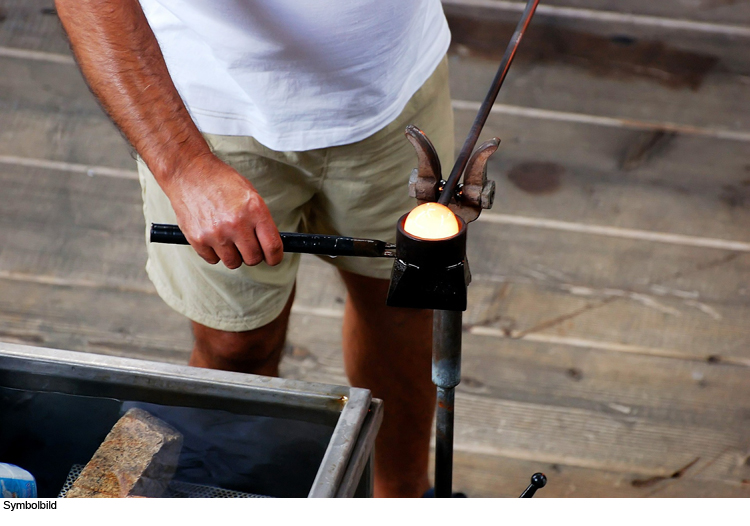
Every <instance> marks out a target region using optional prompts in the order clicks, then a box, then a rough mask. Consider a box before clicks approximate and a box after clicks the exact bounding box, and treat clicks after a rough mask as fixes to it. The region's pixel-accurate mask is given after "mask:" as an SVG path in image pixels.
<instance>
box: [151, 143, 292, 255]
mask: <svg viewBox="0 0 750 526" xmlns="http://www.w3.org/2000/svg"><path fill="white" fill-rule="evenodd" d="M165 192H166V194H167V197H169V200H170V202H171V203H172V207H173V208H174V211H175V213H176V214H177V223H178V224H179V225H180V228H181V229H182V231H183V233H184V234H185V237H187V240H188V241H189V242H190V244H191V245H192V246H193V248H194V249H195V250H196V251H197V252H198V254H200V256H201V257H202V258H203V259H205V260H206V261H208V262H209V263H211V264H214V263H218V262H219V260H221V261H222V262H223V263H224V264H225V265H226V266H227V267H228V268H231V269H234V268H237V267H239V266H240V265H241V264H242V263H245V264H246V265H257V264H258V263H260V262H261V261H265V262H266V263H268V264H269V265H277V264H278V263H280V262H281V259H282V257H283V255H284V253H283V246H282V243H281V237H279V231H278V230H277V229H276V225H275V224H274V222H273V219H272V218H271V213H270V212H269V211H268V207H266V204H265V203H264V202H263V199H261V197H260V195H258V192H256V191H255V188H253V185H252V184H250V182H249V181H248V180H247V179H245V178H244V177H242V176H241V175H240V174H238V173H237V172H236V171H235V170H234V169H232V168H231V167H229V166H227V165H226V164H224V163H223V162H221V161H220V160H219V159H217V158H216V157H214V156H213V155H206V156H202V157H199V158H198V159H196V160H195V162H193V163H191V165H190V166H189V168H187V169H185V170H183V173H181V174H179V176H177V177H172V178H171V179H170V182H169V184H168V185H165Z"/></svg>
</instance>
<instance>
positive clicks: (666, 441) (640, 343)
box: [0, 0, 750, 497]
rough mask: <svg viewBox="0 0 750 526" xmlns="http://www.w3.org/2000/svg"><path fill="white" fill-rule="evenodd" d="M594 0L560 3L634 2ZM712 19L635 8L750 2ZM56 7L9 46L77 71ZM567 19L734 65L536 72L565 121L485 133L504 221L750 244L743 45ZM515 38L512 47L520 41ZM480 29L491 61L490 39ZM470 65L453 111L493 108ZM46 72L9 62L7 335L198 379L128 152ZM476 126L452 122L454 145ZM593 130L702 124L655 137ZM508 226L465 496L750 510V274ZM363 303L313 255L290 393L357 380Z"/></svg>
mask: <svg viewBox="0 0 750 526" xmlns="http://www.w3.org/2000/svg"><path fill="white" fill-rule="evenodd" d="M587 1H588V0H571V2H570V3H566V4H564V5H580V6H583V7H590V8H594V9H613V8H615V7H616V6H614V4H611V3H606V2H605V3H597V4H596V5H593V4H591V3H590V2H589V3H588V4H587V3H586V2H587ZM709 1H711V0H706V1H705V2H703V4H701V5H702V6H703V8H704V9H703V11H704V12H703V13H697V14H695V16H693V14H694V13H688V12H686V11H684V10H682V12H681V13H682V15H684V16H682V15H680V10H679V9H678V7H679V6H678V4H679V2H678V1H677V0H673V1H670V2H664V3H660V4H659V5H658V6H657V5H656V4H653V3H648V2H647V3H644V2H642V1H641V0H632V1H629V2H628V3H627V4H626V5H625V4H618V5H620V6H625V7H621V8H622V9H626V8H627V9H630V10H635V11H634V12H641V13H643V14H655V15H658V16H681V17H685V18H693V19H695V20H713V21H723V22H728V23H741V20H742V16H744V15H742V13H743V11H742V10H743V9H744V7H743V6H741V5H739V4H737V5H723V4H722V5H721V6H719V5H713V4H712V5H711V6H708V4H706V2H709ZM48 4H49V5H48ZM554 5H563V4H559V3H557V4H554ZM50 6H51V3H50V2H43V1H38V0H34V1H20V0H18V1H15V0H14V1H9V2H5V3H4V4H3V8H4V9H5V11H6V20H5V21H4V22H0V47H2V46H7V47H13V48H20V49H26V50H40V51H46V52H53V53H58V54H60V56H63V57H66V56H67V57H69V52H68V50H67V44H65V42H64V41H63V39H62V38H61V36H60V29H59V24H58V22H57V20H56V19H55V17H54V16H52V15H42V14H41V12H40V10H41V9H43V8H45V7H46V8H49V7H50ZM638 10H641V11H638ZM670 13H671V14H670ZM720 13H723V15H721V16H720ZM464 14H465V13H464ZM511 14H512V13H511ZM688 14H690V15H691V16H690V17H688V16H687V15H688ZM699 15H700V16H699ZM722 16H726V17H727V18H725V19H722V18H721V17H722ZM732 16H733V17H735V18H734V20H733V19H732V18H731V17H732ZM515 17H516V15H515V14H512V16H511V19H514V18H515ZM712 17H713V18H712ZM548 18H549V20H546V19H545V18H544V17H542V18H540V19H539V20H541V21H543V22H545V20H546V22H545V24H546V25H547V26H548V27H547V28H546V29H544V31H547V33H543V34H545V35H549V34H554V35H563V36H565V37H566V38H568V37H570V38H573V37H574V38H575V39H577V40H576V42H579V43H580V42H588V41H589V40H587V39H590V38H594V37H597V38H599V37H601V38H603V39H605V40H607V39H609V40H607V42H608V43H607V44H606V45H607V46H609V45H610V44H611V43H612V40H611V39H610V37H611V36H613V35H620V36H628V35H630V37H631V38H636V42H635V45H636V48H637V47H638V45H640V44H638V43H643V42H644V40H647V39H655V38H656V37H658V39H657V40H659V41H662V42H664V45H665V46H667V48H668V51H669V53H672V55H669V56H673V57H678V56H681V55H680V53H683V52H687V53H694V54H697V55H701V56H712V57H717V59H718V62H717V64H716V65H715V66H714V67H713V68H711V69H709V70H707V71H706V72H705V74H704V75H703V76H702V77H701V79H700V82H699V84H698V85H697V86H695V87H694V88H693V87H689V86H688V87H681V88H675V87H674V86H672V87H670V86H669V85H668V84H669V83H668V82H666V83H665V82H663V81H660V80H659V79H658V78H656V77H654V76H651V77H649V76H648V75H645V76H644V75H640V76H639V75H636V74H629V76H628V75H625V74H624V73H623V71H625V70H626V69H627V67H626V66H627V65H628V62H627V60H625V59H626V58H628V57H630V58H632V59H633V60H635V62H633V63H634V64H637V63H638V62H637V60H636V59H638V56H637V53H634V54H632V56H629V55H627V54H626V55H625V59H623V60H624V62H622V63H620V65H618V66H617V67H615V68H614V69H610V70H608V71H606V72H605V73H602V71H599V70H597V67H596V66H597V63H596V61H595V60H594V59H595V58H596V57H593V58H592V57H590V56H585V57H583V59H581V60H580V61H578V62H576V60H578V59H576V60H573V58H575V57H578V58H580V57H581V55H580V53H579V51H576V48H575V46H573V47H572V48H570V49H572V50H573V51H575V53H579V54H578V55H576V54H575V53H573V52H568V53H567V55H566V54H564V53H563V54H553V55H549V54H547V55H544V54H542V55H539V56H537V57H536V58H534V56H527V57H524V56H523V55H521V56H519V61H518V63H517V64H516V65H515V66H514V69H513V71H512V73H511V75H510V76H509V78H508V81H507V85H506V86H505V88H503V92H502V99H501V101H500V102H502V103H503V104H508V105H510V106H511V107H513V108H521V109H522V110H525V109H529V108H531V109H534V108H537V109H542V110H552V111H557V112H565V115H563V116H560V115H557V117H554V116H553V117H554V118H552V117H550V116H549V115H547V114H542V115H534V114H533V113H529V112H528V111H527V112H525V113H523V112H522V114H521V115H510V114H508V113H507V112H506V113H497V114H493V115H492V116H491V117H490V120H489V122H488V125H487V128H486V129H485V133H484V136H486V137H490V136H492V135H498V136H500V137H501V138H502V139H503V141H504V143H503V145H502V146H501V149H500V151H499V152H498V154H497V155H496V158H495V159H493V160H492V161H491V163H490V167H489V175H490V177H491V178H493V179H494V180H496V181H497V183H498V196H497V199H496V205H495V209H494V210H493V211H492V212H491V213H495V214H504V215H505V216H507V217H519V216H520V217H524V218H531V219H532V220H533V219H534V218H536V219H553V220H557V221H566V222H568V223H570V224H572V225H579V226H581V228H583V227H585V226H591V225H594V226H597V225H600V226H601V225H604V226H613V227H619V228H628V229H639V230H638V231H639V232H645V233H649V232H667V233H673V234H684V235H689V236H702V237H706V238H712V239H718V240H730V241H731V240H735V241H744V242H750V234H749V233H748V229H747V227H746V226H747V224H748V222H749V221H748V220H750V217H749V216H748V214H749V213H750V212H748V208H750V194H748V191H750V183H748V181H750V165H748V162H749V161H748V158H747V155H746V152H747V142H748V141H746V140H744V139H741V140H727V139H721V138H717V137H716V136H715V134H714V135H713V136H712V134H711V130H714V129H728V130H734V131H739V132H743V131H750V114H748V111H747V107H748V104H747V103H748V102H750V100H748V95H747V93H746V92H747V90H746V89H745V84H746V77H747V71H748V70H750V60H749V59H750V55H748V53H747V52H746V46H745V45H744V44H743V41H742V40H741V39H740V40H738V39H733V38H727V37H725V36H720V35H716V34H701V33H696V32H692V33H691V32H684V31H683V30H674V31H672V30H670V31H662V32H661V34H658V35H657V34H656V30H654V29H653V28H651V29H644V27H635V26H629V27H631V29H632V30H627V31H624V32H622V31H621V29H622V28H623V27H625V26H623V25H622V24H620V25H618V24H609V25H607V24H605V25H601V24H598V26H597V24H592V23H591V22H590V21H589V22H586V21H581V20H577V21H576V20H573V19H569V20H567V21H565V20H553V19H552V18H550V17H548ZM456 20H457V19H455V18H452V19H451V22H452V25H453V29H454V34H458V33H457V32H456V30H457V29H458V28H459V25H457V21H456ZM498 20H500V19H498ZM501 21H502V20H501ZM493 23H495V24H496V23H497V22H493ZM594 26H597V27H596V28H595V27H594ZM477 27H479V26H477ZM495 27H496V29H497V33H498V35H499V36H497V37H495V38H501V37H502V35H501V33H502V31H505V26H503V25H502V24H500V25H497V26H495ZM633 27H635V29H633ZM490 29H491V26H490ZM540 31H541V29H540ZM549 31H552V33H549ZM480 33H481V32H477V34H476V35H475V36H476V40H475V41H474V44H475V45H476V44H477V43H478V44H482V43H483V42H484V44H486V43H487V42H488V41H487V36H486V34H480ZM482 39H484V41H483V40H482ZM542 40H543V39H542ZM620 40H621V41H622V42H621V43H625V40H627V39H620ZM602 42H604V40H602ZM617 42H618V40H617V39H615V43H617ZM484 44H482V45H484ZM631 44H633V42H631ZM618 45H619V44H618ZM628 45H630V44H628ZM464 46H465V47H464V48H461V47H455V48H454V51H455V53H453V54H452V56H451V75H452V89H453V98H454V99H457V100H459V101H469V102H472V101H478V100H480V99H481V98H482V97H483V95H484V90H485V89H486V85H487V84H488V83H489V79H490V78H491V77H492V75H494V70H495V67H496V61H495V60H494V59H493V60H487V59H485V58H482V56H487V55H488V54H490V55H491V53H489V52H487V51H486V50H484V51H482V49H480V48H471V47H466V46H468V44H464ZM539 46H541V47H537V48H533V47H532V48H531V49H536V50H537V51H539V50H540V49H541V50H542V51H544V49H545V48H544V42H543V41H542V42H541V43H540V44H539ZM480 47H481V46H480ZM607 49H608V48H607ZM479 51H482V53H484V54H483V55H482V54H481V53H479ZM636 51H637V49H636ZM544 53H548V52H547V51H544ZM0 55H2V54H1V53H0ZM571 57H573V58H571ZM39 58H40V57H38V56H37V57H36V58H30V57H27V58H9V57H7V56H0V70H1V71H3V75H0V160H2V159H5V161H3V162H0V188H2V189H3V191H2V192H0V339H3V340H6V341H21V342H26V343H31V344H35V345H42V346H50V347H59V348H66V349H73V350H82V351H87V352H96V353H105V354H112V355H118V356H133V357H138V358H146V359H153V360H161V361H169V362H173V363H185V362H186V360H187V357H188V354H189V351H190V347H191V345H192V338H191V335H190V332H189V326H188V323H187V322H186V320H185V319H184V318H183V317H182V316H180V315H178V314H176V313H175V312H173V311H172V310H171V309H169V308H168V307H167V306H166V305H165V304H164V303H163V302H162V301H161V300H160V299H159V297H158V296H157V295H156V294H155V292H154V289H153V287H152V285H151V284H150V283H149V281H148V279H147V277H146V275H145V272H144V269H143V267H144V263H145V247H144V235H143V234H144V228H145V225H144V224H143V219H142V215H141V203H140V188H139V185H138V183H137V181H135V180H133V179H132V171H133V170H134V162H133V160H132V158H131V154H130V149H129V147H128V146H127V144H126V142H125V141H124V140H123V139H122V137H121V136H120V135H119V133H118V132H117V131H116V130H115V129H114V127H113V126H112V125H111V124H110V123H109V121H108V119H107V118H106V116H105V115H104V114H103V112H102V111H101V110H100V109H99V107H98V105H97V104H96V102H95V101H94V100H93V98H92V96H91V95H90V93H88V90H87V88H86V86H85V84H84V83H83V81H82V79H81V78H80V74H79V73H78V72H77V70H76V68H75V66H73V65H72V64H70V63H67V64H66V63H60V62H59V61H57V62H56V61H55V60H58V58H59V57H58V58H54V57H52V58H54V60H52V59H50V57H47V58H44V57H41V58H43V60H38V59H39ZM584 59H585V60H584ZM623 64H624V65H623ZM599 65H601V64H599ZM618 68H619V69H618ZM623 68H624V69H623ZM613 71H614V73H613ZM625 72H626V71H625ZM631 73H632V72H631ZM672 73H673V74H677V73H680V71H677V72H676V73H675V72H672ZM687 73H690V72H689V71H688V72H687ZM566 115H568V116H566ZM569 115H574V116H579V117H580V116H583V117H582V118H579V117H575V119H578V122H575V119H574V118H571V117H570V116H569ZM473 116H474V112H473V111H472V110H471V109H459V110H458V111H457V112H456V146H457V148H458V147H460V145H461V143H462V141H463V137H464V134H465V131H466V130H467V129H468V127H469V125H470V122H471V120H472V119H473ZM591 117H622V118H626V119H638V120H643V121H649V122H665V123H670V122H671V123H678V124H687V125H693V126H697V127H698V128H700V129H699V130H698V132H690V133H677V134H662V135H661V136H659V135H658V133H657V134H655V133H654V132H653V131H643V130H642V129H640V128H638V126H640V125H635V126H630V125H627V126H602V125H601V124H597V123H596V119H592V118H591ZM688 132H689V130H688ZM12 156H18V157H25V158H28V159H31V160H32V161H33V160H38V161H45V160H53V161H59V162H63V163H66V162H67V163H78V164H81V165H85V166H89V165H97V166H103V167H110V168H116V169H120V170H121V172H118V175H119V177H108V178H104V177H98V176H95V177H89V176H87V175H86V174H85V171H84V173H80V167H73V168H71V167H67V168H66V167H65V165H57V168H54V169H51V168H49V167H48V168H43V167H42V164H39V163H37V164H36V165H34V164H33V162H32V165H20V164H19V163H17V162H13V161H12V159H11V157H12ZM529 163H531V165H529ZM534 163H548V164H546V165H542V166H541V167H540V166H539V165H538V164H534ZM76 170H78V171H76ZM122 170H124V172H123V171H122ZM530 174H531V175H530ZM128 177H131V178H130V179H129V178H128ZM495 219H496V220H493V219H492V218H491V217H490V216H489V214H485V216H483V218H482V219H480V221H479V222H477V223H476V224H474V225H472V227H471V233H472V234H471V236H470V239H471V241H470V247H469V252H470V254H469V256H470V261H471V267H472V272H473V274H474V283H473V285H472V286H471V287H470V289H469V292H470V309H469V310H468V311H467V313H466V315H465V318H464V321H465V328H464V329H465V330H464V362H463V382H462V384H461V385H460V386H459V389H458V395H457V418H458V428H457V441H456V445H457V452H456V468H455V473H456V487H457V488H460V489H464V490H466V491H468V492H469V493H470V495H472V496H517V495H518V494H519V493H520V491H521V490H523V489H524V487H525V485H526V484H527V481H528V477H529V476H530V475H531V473H533V472H534V471H538V470H542V471H546V472H547V474H548V475H549V476H550V485H549V487H548V488H545V489H544V490H542V491H541V492H540V493H539V496H549V497H552V496H578V497H580V496H625V497H635V496H740V497H743V496H744V497H747V496H750V495H749V494H748V487H749V486H748V484H747V481H748V480H750V472H749V471H748V470H749V469H750V468H748V467H747V466H748V461H747V441H748V438H750V420H748V414H749V413H748V411H749V410H750V407H748V404H750V402H748V400H750V396H748V395H750V392H748V389H750V381H748V380H750V378H749V376H750V355H748V351H747V349H748V344H749V343H750V326H749V325H748V323H747V320H748V319H750V311H749V309H750V301H748V295H749V294H750V292H748V291H749V290H750V283H748V277H747V276H749V275H750V272H748V271H750V269H749V268H748V265H749V264H750V263H748V262H749V261H750V259H749V258H750V255H748V254H747V253H746V252H743V251H737V250H729V249H721V248H706V247H701V246H696V245H695V244H690V243H689V242H687V243H686V242H680V243H676V244H674V243H672V244H669V243H663V242H654V241H644V240H643V239H642V238H637V237H632V236H631V237H627V236H626V237H613V236H611V235H592V234H586V233H583V232H580V231H579V232H575V231H564V230H560V229H555V228H546V227H542V226H541V225H540V224H533V221H532V224H531V225H530V226H521V225H510V224H507V223H503V222H502V221H498V220H497V218H495ZM185 250H189V248H187V247H186V248H185ZM344 299H345V291H344V288H343V286H342V284H341V282H340V280H339V279H338V277H337V276H336V272H335V270H334V269H333V268H332V267H331V266H330V265H326V264H325V263H323V262H322V261H320V260H318V259H316V258H312V257H304V258H303V262H302V265H301V271H300V277H299V283H298V294H297V302H296V303H295V306H294V310H293V315H292V323H291V327H290V333H289V338H288V344H287V348H286V352H285V356H284V361H283V363H282V374H283V375H284V376H286V377H290V378H298V379H303V380H308V381H320V382H327V383H345V382H346V378H345V375H344V372H343V366H342V359H341V353H340V347H341V336H340V325H341V314H342V308H343V302H344ZM696 459H698V460H696ZM693 461H695V463H694V464H691V463H692V462H693ZM687 466H689V467H687ZM676 473H677V474H679V475H678V476H675V474H676Z"/></svg>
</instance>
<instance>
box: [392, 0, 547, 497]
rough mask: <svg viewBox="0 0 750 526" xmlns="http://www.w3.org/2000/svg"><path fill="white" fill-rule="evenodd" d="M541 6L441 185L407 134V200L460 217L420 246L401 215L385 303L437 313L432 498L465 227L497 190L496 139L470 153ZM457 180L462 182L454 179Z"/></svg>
mask: <svg viewBox="0 0 750 526" xmlns="http://www.w3.org/2000/svg"><path fill="white" fill-rule="evenodd" d="M538 3H539V0H528V2H527V3H526V8H525V9H524V12H523V15H522V16H521V20H520V21H519V22H518V26H517V27H516V31H515V33H514V34H513V37H512V38H511V40H510V43H509V44H508V47H507V49H506V50H505V55H504V56H503V59H502V61H501V62H500V67H499V68H498V71H497V74H496V75H495V78H494V80H493V82H492V85H491V87H490V90H489V92H488V93H487V96H486V97H485V99H484V102H483V103H482V105H481V106H480V108H479V112H478V113H477V116H476V119H475V120H474V124H473V125H472V127H471V130H470V131H469V135H468V137H467V138H466V141H465V142H464V145H463V147H462V148H461V151H460V153H459V155H458V158H457V159H456V163H455V165H454V166H453V170H452V171H451V173H450V176H449V177H448V180H447V181H442V180H441V175H442V172H441V168H440V160H439V159H438V156H437V153H436V151H435V148H434V147H433V146H432V143H431V142H430V141H429V139H428V138H427V136H426V135H425V134H424V133H423V132H422V131H421V130H419V129H417V128H416V127H414V126H410V127H408V128H407V130H406V136H407V138H408V139H409V141H410V142H411V143H412V145H413V146H414V148H415V149H416V151H417V157H418V160H419V164H418V168H416V169H415V170H414V172H412V175H411V178H410V180H409V194H410V195H411V196H412V197H415V198H416V199H417V201H419V203H420V204H422V203H428V202H435V201H437V202H438V203H439V204H441V205H444V206H447V207H449V208H450V209H451V210H452V211H453V212H454V213H455V214H456V216H458V218H459V232H458V234H456V235H455V236H453V237H450V238H447V239H439V240H425V239H420V238H417V237H414V236H411V235H409V233H407V232H405V231H404V228H403V226H404V222H405V219H406V216H404V217H402V218H401V220H400V221H399V223H398V234H397V236H398V237H397V241H396V262H395V264H394V267H393V274H392V277H391V287H390V291H389V296H388V304H389V305H392V306H397V307H417V308H432V309H435V313H434V318H433V319H434V321H433V356H432V381H433V382H434V383H435V386H436V387H437V421H436V437H435V442H436V443H435V496H436V497H450V496H451V495H452V482H453V429H454V424H453V421H454V419H453V417H454V399H455V388H456V386H457V385H458V384H459V382H460V380H461V330H462V328H461V326H462V311H464V310H466V292H467V287H468V285H469V282H470V280H471V274H470V273H469V265H468V262H467V260H466V225H467V224H468V223H470V222H472V221H474V220H476V219H477V217H479V214H480V213H481V211H482V209H484V208H490V207H491V206H492V202H493V199H494V194H495V184H494V182H493V181H488V180H487V161H488V160H489V158H490V156H491V155H492V154H493V153H495V151H496V150H497V148H498V146H499V144H500V139H498V138H493V139H491V140H489V141H487V142H485V143H483V144H482V145H481V146H480V147H479V148H477V150H476V151H474V153H473V154H472V151H473V150H474V146H475V145H476V143H477V140H478V138H479V134H480V133H481V131H482V128H483V127H484V124H485V122H486V121H487V117H488V116H489V113H490V110H491V109H492V105H493V104H494V102H495V99H496V98H497V94H498V93H499V91H500V88H501V86H502V84H503V81H504V80H505V77H506V75H507V73H508V69H509V68H510V65H511V63H512V61H513V58H514V56H515V54H516V51H517V50H518V46H519V44H520V43H521V38H522V37H523V34H524V32H525V31H526V28H527V27H528V25H529V22H531V18H532V16H533V15H534V11H535V10H536V6H537V4H538ZM462 175H463V176H464V178H463V184H461V185H459V184H458V181H459V179H461V176H462ZM546 482H547V479H546V477H545V476H544V475H543V474H541V473H536V474H534V476H532V478H531V485H530V486H529V487H528V488H527V489H526V491H524V493H523V494H522V495H521V496H522V497H532V496H533V495H534V493H535V492H536V490H537V489H538V488H541V487H544V485H545V484H546Z"/></svg>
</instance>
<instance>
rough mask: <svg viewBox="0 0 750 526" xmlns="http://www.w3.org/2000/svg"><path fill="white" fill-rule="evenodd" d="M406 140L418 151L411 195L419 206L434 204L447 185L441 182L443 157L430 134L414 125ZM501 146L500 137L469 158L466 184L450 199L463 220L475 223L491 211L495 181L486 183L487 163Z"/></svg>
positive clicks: (456, 212) (410, 183)
mask: <svg viewBox="0 0 750 526" xmlns="http://www.w3.org/2000/svg"><path fill="white" fill-rule="evenodd" d="M405 135H406V138H407V139H408V140H409V142H410V143H411V144H412V146H414V149H415V150H416V152H417V160H418V165H417V168H415V169H414V170H413V171H412V173H411V176H410V177H409V196H410V197H414V198H416V199H417V201H418V202H419V204H420V205H421V204H424V203H434V202H435V201H437V200H438V198H439V197H440V192H441V191H442V189H443V186H444V185H445V181H443V180H441V176H442V173H441V168H440V158H439V157H438V155H437V151H436V150H435V147H434V146H433V145H432V142H430V139H428V138H427V135H425V133H424V132H423V131H422V130H420V129H419V128H417V127H416V126H414V125H411V124H410V125H409V126H407V127H406V131H405ZM499 145H500V139H498V138H497V137H495V138H493V139H491V140H489V141H487V142H485V143H483V144H482V145H481V146H480V147H479V148H477V149H476V151H475V152H474V154H473V155H472V156H471V158H470V159H469V162H468V163H467V165H466V171H465V173H464V178H463V179H464V183H463V184H462V185H460V186H459V187H458V188H457V189H456V192H455V195H454V196H452V197H451V201H450V203H449V204H448V207H449V208H450V209H451V210H453V212H454V213H455V214H456V215H458V216H460V217H461V218H462V219H463V220H464V221H466V222H467V223H470V222H472V221H474V220H475V219H476V218H477V217H479V214H480V213H481V212H482V210H483V209H487V208H492V203H493V201H494V199H495V182H494V181H488V180H487V161H488V160H489V158H490V157H491V156H492V154H493V153H495V151H496V150H497V148H498V146H499Z"/></svg>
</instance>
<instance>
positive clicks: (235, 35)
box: [140, 0, 450, 151]
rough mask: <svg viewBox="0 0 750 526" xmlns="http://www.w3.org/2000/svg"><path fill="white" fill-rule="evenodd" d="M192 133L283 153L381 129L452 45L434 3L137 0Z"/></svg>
mask: <svg viewBox="0 0 750 526" xmlns="http://www.w3.org/2000/svg"><path fill="white" fill-rule="evenodd" d="M140 2H141V5H142V7H143V10H144V13H145V14H146V17H147V19H148V22H149V25H150V26H151V28H152V30H153V31H154V34H155V35H156V38H157V40H158V41H159V45H160V47H161V50H162V53H163V54H164V58H165V60H166V63H167V67H168V68H169V73H170V75H171V77H172V79H173V81H174V83H175V86H176V87H177V90H178V91H179V93H180V95H181V96H182V99H183V100H184V101H185V104H186V106H187V108H188V110H189V111H190V114H191V116H192V117H193V120H194V121H195V122H196V124H197V125H198V128H199V129H200V130H201V131H203V132H207V133H215V134H221V135H247V136H251V137H255V138H256V139H257V140H258V141H259V142H260V143H262V144H264V145H265V146H267V147H269V148H271V149H274V150H280V151H286V150H289V151H300V150H309V149H314V148H324V147H329V146H337V145H341V144H347V143H352V142H355V141H358V140H361V139H364V138H366V137H368V136H370V135H372V134H373V133H375V132H376V131H378V130H379V129H381V128H383V127H385V126H386V125H387V124H388V123H389V122H391V121H392V120H393V119H395V118H396V117H397V116H398V115H399V113H401V111H402V110H403V108H404V106H405V105H406V103H407V102H408V100H409V98H411V96H412V95H413V94H414V93H415V92H416V91H417V90H418V89H419V87H420V86H421V85H422V84H423V83H424V81H425V80H427V78H428V77H429V76H430V74H431V73H432V72H433V71H434V70H435V68H436V67H437V65H438V64H439V63H440V60H441V59H442V57H443V56H444V55H445V53H446V51H447V49H448V45H449V43H450V31H449V29H448V24H447V23H446V20H445V15H444V14H443V10H442V6H441V4H440V0H140Z"/></svg>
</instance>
